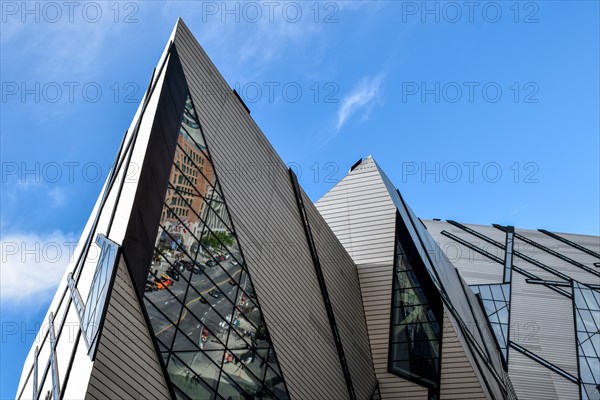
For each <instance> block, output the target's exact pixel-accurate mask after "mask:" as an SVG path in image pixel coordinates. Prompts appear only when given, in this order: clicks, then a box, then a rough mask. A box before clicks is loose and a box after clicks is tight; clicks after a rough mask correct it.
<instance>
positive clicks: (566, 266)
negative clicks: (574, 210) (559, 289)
mask: <svg viewBox="0 0 600 400" xmlns="http://www.w3.org/2000/svg"><path fill="white" fill-rule="evenodd" d="M515 231H516V233H519V234H521V235H523V236H525V237H527V238H528V239H531V240H533V241H535V242H537V243H539V244H541V245H543V246H545V247H548V248H550V249H551V250H554V251H556V252H558V253H560V254H562V255H564V256H566V257H568V258H570V259H572V260H574V261H579V262H580V263H582V264H584V265H585V266H587V267H590V268H592V269H593V270H596V271H597V272H600V268H597V267H595V266H594V262H600V260H599V259H595V258H594V257H592V256H591V255H589V254H586V253H584V252H582V251H579V250H577V249H575V248H573V247H571V246H569V245H567V244H565V243H563V242H561V241H559V240H556V239H554V238H551V237H550V236H548V235H545V234H543V233H541V232H538V231H530V230H522V229H517V230H515ZM561 236H562V237H564V238H566V239H569V240H571V241H573V242H576V243H577V240H581V239H582V238H585V237H584V236H580V235H564V234H563V235H561ZM569 236H572V237H569ZM593 238H594V237H588V240H587V241H586V240H584V241H583V242H585V243H587V244H588V246H586V247H589V248H590V249H591V250H594V251H597V250H598V249H594V248H593V247H592V246H589V245H590V244H591V242H592V241H593V240H589V239H593ZM599 240H600V239H599ZM515 243H522V244H524V243H525V242H523V241H521V240H519V239H518V238H515ZM578 244H580V245H583V244H582V243H581V242H579V243H578ZM527 246H529V248H531V247H532V245H529V244H527ZM532 251H534V252H535V254H534V255H533V256H531V257H532V258H534V259H536V260H537V261H539V262H541V263H543V264H546V265H548V266H549V267H552V268H554V269H557V270H558V271H560V272H562V273H563V274H566V275H568V276H570V277H571V278H573V279H576V280H578V281H579V282H582V283H589V284H594V285H599V284H600V277H598V276H596V275H594V274H591V273H589V272H587V271H585V270H584V269H582V268H580V267H578V266H576V265H573V264H571V263H569V262H568V261H564V260H561V259H560V258H558V257H556V256H554V255H552V254H550V253H548V252H546V251H544V250H542V249H539V248H537V247H536V248H535V250H532Z"/></svg>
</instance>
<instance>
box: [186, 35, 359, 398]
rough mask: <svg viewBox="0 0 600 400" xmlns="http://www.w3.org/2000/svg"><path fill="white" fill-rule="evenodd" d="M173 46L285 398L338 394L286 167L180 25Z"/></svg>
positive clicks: (341, 387) (331, 349)
mask: <svg viewBox="0 0 600 400" xmlns="http://www.w3.org/2000/svg"><path fill="white" fill-rule="evenodd" d="M175 43H176V45H177V49H178V52H179V54H180V56H181V60H182V65H183V69H184V71H185V74H186V79H187V82H188V85H189V86H190V90H191V92H192V97H193V99H194V102H195V106H196V110H197V112H198V116H199V119H200V122H201V124H202V127H203V130H204V134H205V136H206V141H207V145H208V147H209V151H210V153H211V156H212V158H213V161H214V163H215V169H216V172H217V175H218V177H219V180H220V183H221V186H222V191H223V193H224V197H225V201H226V202H227V204H228V207H229V210H230V212H231V219H232V221H233V224H234V226H235V229H236V232H237V234H238V237H239V242H240V247H241V249H242V251H243V252H244V256H245V259H246V262H247V264H248V268H249V271H250V275H251V277H252V281H253V283H254V286H255V289H256V293H257V296H258V299H259V302H260V305H261V307H262V311H263V313H264V316H265V320H266V323H267V327H268V329H269V332H270V334H271V337H272V340H273V344H274V347H275V351H276V353H277V356H278V359H279V363H280V366H281V369H282V371H283V374H284V379H285V381H286V384H287V387H288V389H289V391H290V395H291V397H292V398H297V399H319V400H320V399H323V398H327V399H343V398H346V397H347V390H346V386H345V382H344V378H343V374H342V370H341V367H340V365H339V358H338V355H337V352H336V349H335V345H334V342H333V338H332V336H331V329H330V326H329V321H328V319H327V315H326V312H325V307H324V305H323V303H322V297H321V292H320V289H319V286H318V282H317V279H316V276H315V270H314V266H313V263H312V259H311V256H310V253H309V249H308V245H307V243H306V237H305V233H304V230H303V226H302V223H301V220H300V215H299V212H298V207H297V204H296V201H295V197H294V194H293V190H292V186H291V183H290V180H289V175H288V172H287V169H286V166H285V164H284V163H283V161H282V160H281V159H280V158H279V156H278V155H277V154H276V153H275V151H274V149H273V148H272V146H271V145H270V144H269V142H268V141H267V140H266V138H265V137H264V135H263V134H262V132H261V131H260V129H259V128H258V127H257V126H256V124H255V123H254V121H253V120H252V118H251V117H250V116H249V115H248V113H247V112H246V110H245V108H244V107H243V106H242V104H241V103H240V101H239V99H238V98H237V97H236V96H235V95H234V94H233V93H232V92H231V89H230V88H229V87H228V86H227V84H226V82H225V81H224V80H223V78H222V77H221V75H220V74H219V73H218V71H217V70H216V68H215V67H214V65H213V64H212V63H211V61H210V60H209V59H208V57H207V56H206V54H205V53H204V51H203V50H202V49H201V48H200V46H199V45H198V44H197V42H196V41H195V39H194V38H193V37H192V35H191V34H190V32H189V31H188V30H187V28H186V27H185V26H184V25H183V24H182V23H180V25H179V28H178V31H177V34H176V39H175ZM208 89H210V91H211V92H212V93H213V94H209V90H208ZM307 383H309V384H307Z"/></svg>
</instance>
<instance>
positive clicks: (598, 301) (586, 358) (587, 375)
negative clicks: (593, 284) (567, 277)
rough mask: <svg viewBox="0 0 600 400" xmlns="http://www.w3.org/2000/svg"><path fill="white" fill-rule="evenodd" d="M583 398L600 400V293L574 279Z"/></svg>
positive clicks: (574, 300)
mask: <svg viewBox="0 0 600 400" xmlns="http://www.w3.org/2000/svg"><path fill="white" fill-rule="evenodd" d="M573 302H574V303H575V319H576V326H577V353H578V354H579V379H580V381H581V397H582V399H589V400H600V391H599V390H600V354H599V353H598V350H600V292H598V291H596V290H593V289H592V288H590V287H589V286H586V285H584V284H582V283H579V282H577V281H573Z"/></svg>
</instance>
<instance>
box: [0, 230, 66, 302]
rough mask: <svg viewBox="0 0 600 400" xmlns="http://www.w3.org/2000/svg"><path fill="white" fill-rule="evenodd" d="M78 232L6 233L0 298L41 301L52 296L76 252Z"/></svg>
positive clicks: (3, 240) (0, 241) (13, 300)
mask: <svg viewBox="0 0 600 400" xmlns="http://www.w3.org/2000/svg"><path fill="white" fill-rule="evenodd" d="M76 240H77V239H76V237H75V235H73V234H71V233H63V232H60V231H55V232H51V233H49V234H41V235H40V234H37V233H33V232H29V233H17V234H9V235H6V236H3V237H2V239H1V240H0V246H1V249H2V269H1V270H0V274H1V276H2V279H0V297H1V299H2V301H3V302H12V303H24V302H28V301H32V302H35V303H38V302H39V301H40V296H50V295H51V294H52V292H53V291H54V290H55V289H56V286H57V285H58V283H59V282H60V280H61V279H62V277H63V275H64V272H65V269H66V267H67V264H68V262H69V260H70V258H71V257H72V255H73V250H74V248H75V243H76Z"/></svg>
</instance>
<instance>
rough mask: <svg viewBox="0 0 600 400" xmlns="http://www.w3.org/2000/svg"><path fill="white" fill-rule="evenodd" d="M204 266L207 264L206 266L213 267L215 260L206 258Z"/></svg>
mask: <svg viewBox="0 0 600 400" xmlns="http://www.w3.org/2000/svg"><path fill="white" fill-rule="evenodd" d="M206 266H208V267H214V266H215V262H214V261H213V260H208V261H207V262H206Z"/></svg>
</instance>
